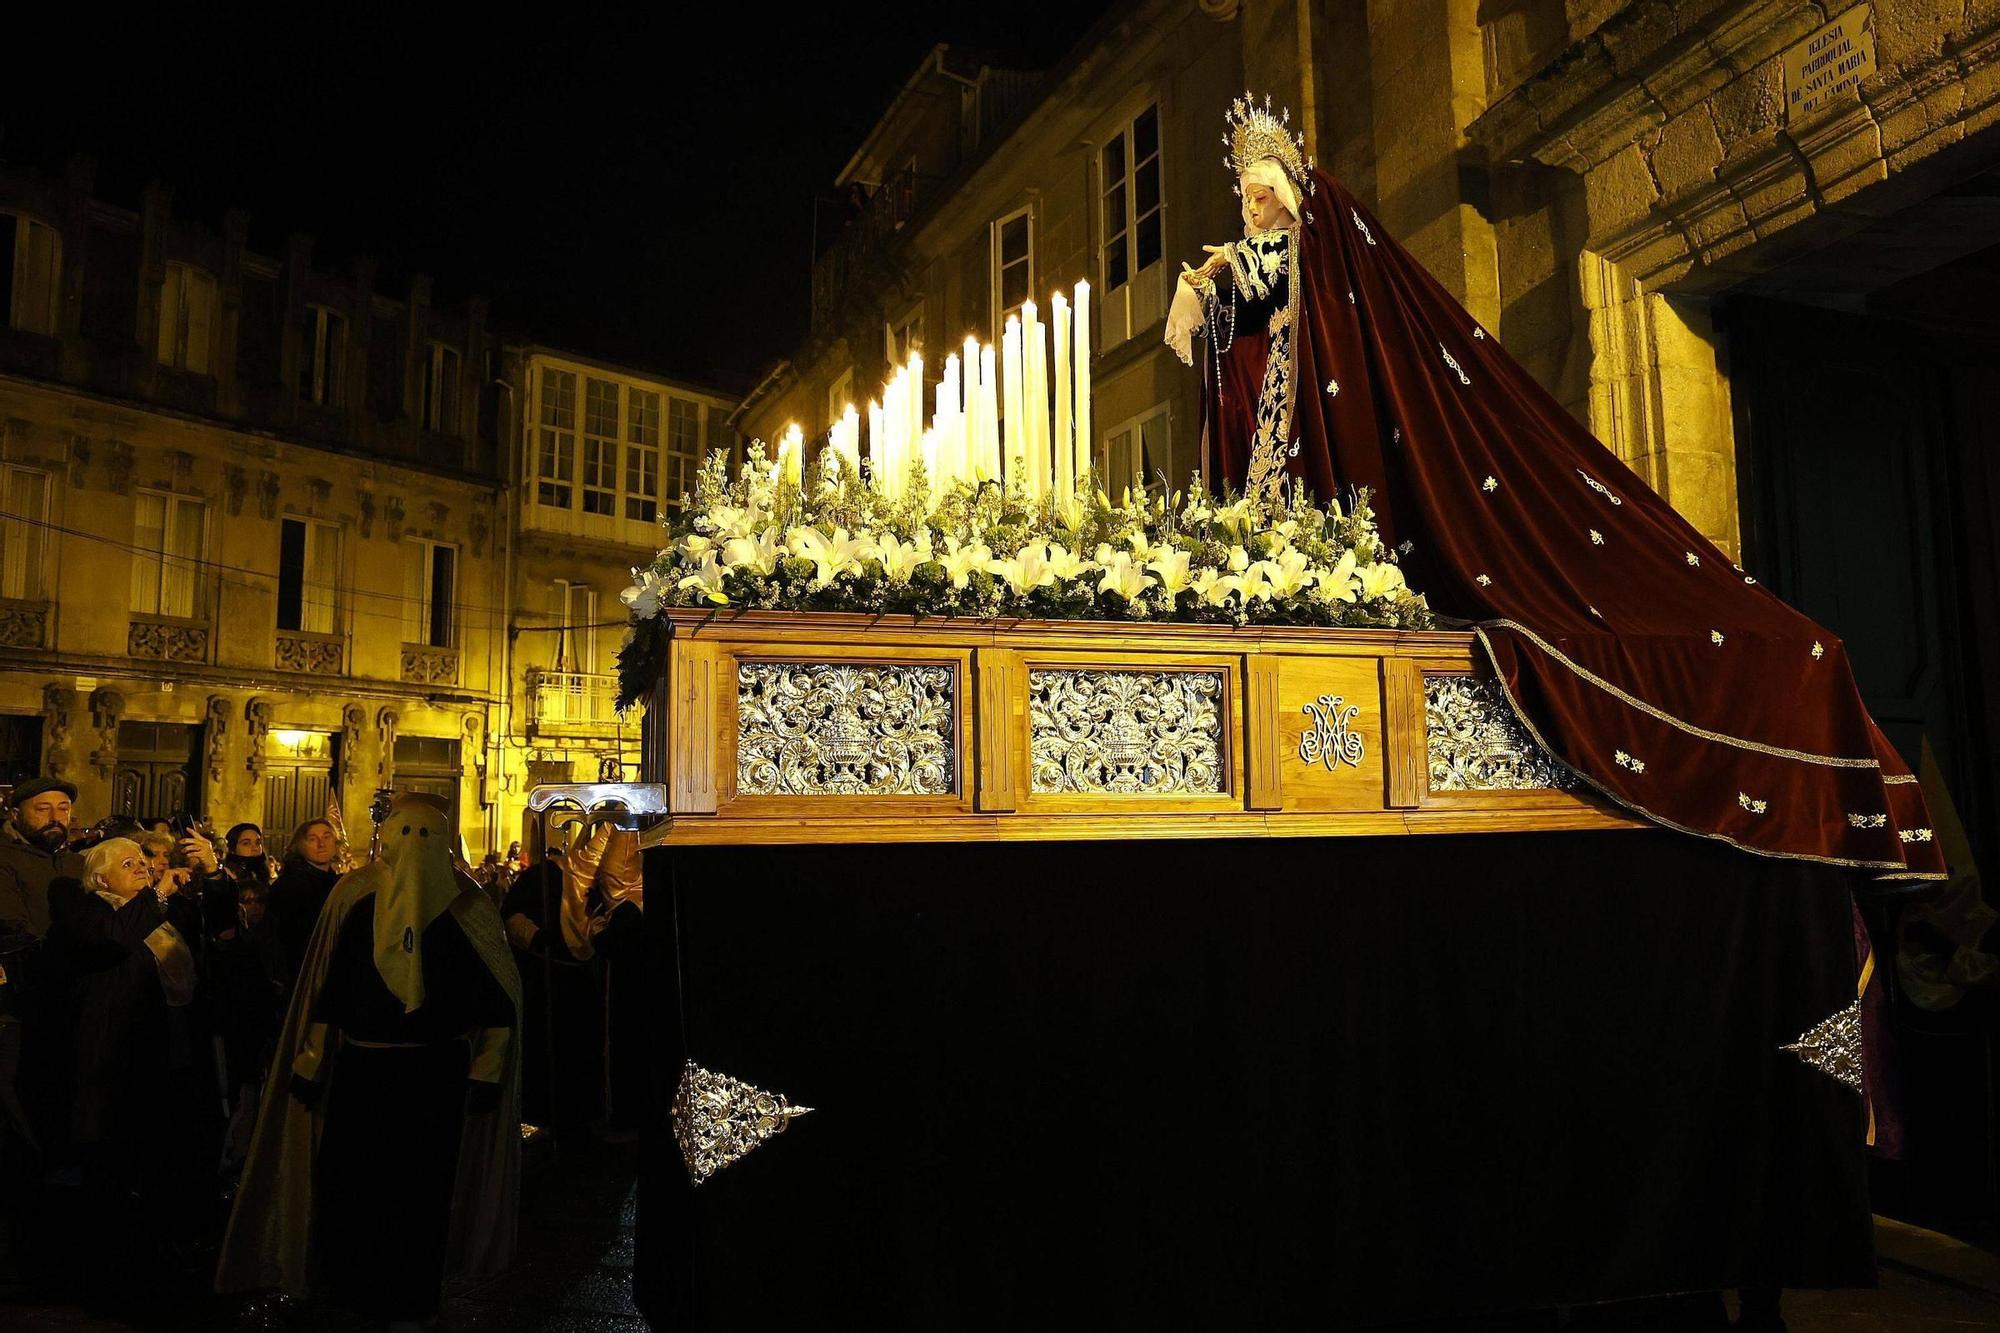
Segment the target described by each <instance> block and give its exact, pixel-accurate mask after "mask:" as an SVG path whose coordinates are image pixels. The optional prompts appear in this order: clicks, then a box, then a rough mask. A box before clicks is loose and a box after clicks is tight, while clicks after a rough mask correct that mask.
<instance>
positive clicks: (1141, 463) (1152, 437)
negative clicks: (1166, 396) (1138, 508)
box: [1097, 403, 1173, 500]
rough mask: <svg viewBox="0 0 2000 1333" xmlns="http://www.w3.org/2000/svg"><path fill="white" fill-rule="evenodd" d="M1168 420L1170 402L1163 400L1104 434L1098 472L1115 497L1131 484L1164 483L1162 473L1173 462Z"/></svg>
mask: <svg viewBox="0 0 2000 1333" xmlns="http://www.w3.org/2000/svg"><path fill="white" fill-rule="evenodd" d="M1168 421H1169V413H1168V407H1167V404H1165V403H1160V404H1158V405H1156V406H1154V407H1150V408H1148V409H1146V411H1144V412H1142V413H1140V414H1139V415H1138V416H1136V417H1133V418H1131V419H1130V420H1129V421H1122V422H1120V423H1119V424H1118V425H1116V426H1113V427H1112V428H1111V429H1110V430H1108V431H1106V432H1105V433H1104V439H1103V441H1102V443H1100V444H1099V445H1098V448H1097V474H1098V475H1099V476H1100V477H1102V478H1103V479H1104V489H1105V490H1106V491H1107V492H1109V494H1110V495H1111V498H1112V499H1113V500H1118V499H1120V498H1121V497H1122V496H1123V495H1124V493H1125V488H1126V487H1127V486H1132V487H1134V488H1135V489H1141V490H1146V489H1158V488H1159V487H1160V486H1161V485H1163V484H1164V483H1162V482H1161V480H1160V475H1159V474H1161V473H1162V472H1166V471H1167V470H1168V469H1169V467H1170V465H1171V464H1172V462H1173V455H1172V453H1171V447H1170V441H1169V438H1168V429H1167V428H1168Z"/></svg>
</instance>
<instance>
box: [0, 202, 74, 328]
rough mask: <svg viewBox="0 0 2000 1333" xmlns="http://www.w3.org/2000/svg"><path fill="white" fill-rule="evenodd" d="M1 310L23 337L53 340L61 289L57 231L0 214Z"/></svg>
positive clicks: (19, 216) (59, 238)
mask: <svg viewBox="0 0 2000 1333" xmlns="http://www.w3.org/2000/svg"><path fill="white" fill-rule="evenodd" d="M0 259H4V260H5V263H4V266H0V284H4V285H0V310H4V311H5V312H6V314H7V322H8V324H10V325H11V326H13V327H14V328H17V329H19V330H21V332H23V333H41V334H47V335H49V336H54V334H55V331H56V300H57V294H58V292H59V291H60V289H61V276H62V239H61V237H60V236H58V235H57V233H56V229H55V228H54V227H51V226H49V225H48V224H47V223H44V222H37V221H35V220H34V219H33V218H31V217H23V216H22V215H20V214H18V213H0Z"/></svg>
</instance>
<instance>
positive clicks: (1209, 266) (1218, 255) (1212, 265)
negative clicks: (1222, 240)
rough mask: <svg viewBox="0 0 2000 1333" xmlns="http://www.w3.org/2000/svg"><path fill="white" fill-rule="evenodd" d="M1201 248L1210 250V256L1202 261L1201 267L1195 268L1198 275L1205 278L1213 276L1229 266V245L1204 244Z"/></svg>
mask: <svg viewBox="0 0 2000 1333" xmlns="http://www.w3.org/2000/svg"><path fill="white" fill-rule="evenodd" d="M1201 248H1202V249H1204V250H1206V251H1207V252H1208V258H1207V259H1205V260H1203V261H1202V265H1201V267H1200V268H1198V269H1195V270H1194V272H1195V273H1196V274H1197V275H1199V276H1200V277H1202V278H1204V279H1207V278H1212V277H1214V276H1215V275H1216V274H1217V273H1218V272H1220V271H1221V270H1223V269H1225V268H1227V267H1229V250H1228V247H1227V246H1221V245H1204V246H1203V247H1201Z"/></svg>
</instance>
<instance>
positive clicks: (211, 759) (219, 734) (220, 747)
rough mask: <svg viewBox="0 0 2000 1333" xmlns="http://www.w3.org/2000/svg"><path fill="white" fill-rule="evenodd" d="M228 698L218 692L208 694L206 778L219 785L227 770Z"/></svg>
mask: <svg viewBox="0 0 2000 1333" xmlns="http://www.w3.org/2000/svg"><path fill="white" fill-rule="evenodd" d="M228 735H229V700H228V699H226V698H224V697H223V696H222V695H219V694H211V695H209V696H208V714H207V736H208V753H207V759H208V780H209V781H210V782H211V783H214V784H215V785H217V786H220V785H221V783H222V779H223V777H224V775H225V774H227V772H228V771H229V764H228V754H229V740H228Z"/></svg>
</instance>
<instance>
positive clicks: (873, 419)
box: [868, 398, 882, 490]
mask: <svg viewBox="0 0 2000 1333" xmlns="http://www.w3.org/2000/svg"><path fill="white" fill-rule="evenodd" d="M868 475H869V477H870V478H871V479H872V480H873V481H874V484H875V489H877V490H880V489H881V488H882V405H881V404H880V403H878V402H876V401H875V400H874V399H872V398H871V399H869V400H868Z"/></svg>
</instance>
